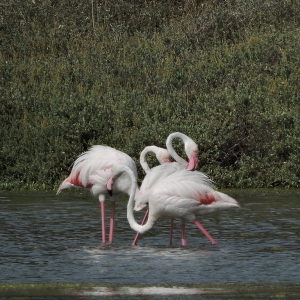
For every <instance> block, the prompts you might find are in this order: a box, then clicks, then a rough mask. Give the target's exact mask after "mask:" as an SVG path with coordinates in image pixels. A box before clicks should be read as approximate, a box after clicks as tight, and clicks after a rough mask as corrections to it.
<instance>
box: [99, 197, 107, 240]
mask: <svg viewBox="0 0 300 300" xmlns="http://www.w3.org/2000/svg"><path fill="white" fill-rule="evenodd" d="M100 212H101V224H102V225H101V227H102V243H105V242H106V238H105V202H104V201H100Z"/></svg>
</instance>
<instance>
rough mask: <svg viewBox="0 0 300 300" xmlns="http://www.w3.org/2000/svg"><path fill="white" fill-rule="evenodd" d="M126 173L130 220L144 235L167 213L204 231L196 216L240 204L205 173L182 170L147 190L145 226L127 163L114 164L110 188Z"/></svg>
mask: <svg viewBox="0 0 300 300" xmlns="http://www.w3.org/2000/svg"><path fill="white" fill-rule="evenodd" d="M124 173H127V174H128V175H129V176H130V178H131V188H130V197H129V200H128V205H127V219H128V222H129V224H130V226H131V228H132V229H133V230H135V231H137V232H139V233H141V234H142V233H145V232H146V231H148V230H150V229H151V228H152V227H153V226H154V224H155V222H156V221H157V220H158V219H159V218H161V217H164V216H167V217H178V218H181V219H183V220H186V221H190V222H193V223H194V224H195V225H196V226H197V227H198V228H199V229H200V230H201V231H202V232H204V231H203V227H202V225H201V224H200V223H199V222H198V220H197V219H196V218H197V216H201V215H203V214H206V213H212V212H215V211H218V210H223V209H228V208H232V207H239V205H238V203H237V201H236V200H235V199H233V198H231V197H230V196H228V195H226V194H223V193H220V192H217V191H215V190H214V189H213V187H212V186H211V182H210V180H209V179H208V177H206V176H205V175H204V174H203V173H200V172H197V171H194V172H190V171H188V170H180V171H178V172H175V173H173V174H171V175H169V176H168V177H166V178H164V179H162V180H161V181H160V182H159V183H157V184H156V185H155V186H154V187H153V188H151V190H150V191H149V193H148V205H149V215H148V219H147V222H146V223H145V224H144V225H139V224H138V223H137V222H136V221H135V218H134V215H133V208H134V201H135V200H134V197H135V192H136V189H137V183H136V177H135V175H134V173H133V172H132V171H131V170H130V169H129V168H128V167H126V166H123V165H115V166H114V167H113V168H112V177H111V178H110V180H109V181H108V184H107V188H108V189H109V188H110V184H109V182H110V181H111V180H115V179H116V178H118V177H119V176H121V175H122V174H124ZM204 233H205V232H204ZM207 237H209V236H207ZM183 239H185V237H183ZM212 242H213V240H212ZM182 245H183V246H185V245H186V240H182Z"/></svg>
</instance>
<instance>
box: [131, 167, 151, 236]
mask: <svg viewBox="0 0 300 300" xmlns="http://www.w3.org/2000/svg"><path fill="white" fill-rule="evenodd" d="M128 174H129V176H130V178H131V188H130V194H129V195H130V196H129V200H128V204H127V219H128V222H129V225H130V227H131V228H132V229H133V230H135V231H137V232H139V233H144V232H146V231H147V230H149V229H151V228H152V227H153V225H154V222H155V221H154V220H153V219H152V217H150V216H149V217H148V220H147V223H146V224H145V225H139V224H138V223H137V222H136V220H135V218H134V214H133V209H134V204H135V201H134V198H135V193H136V191H138V188H137V183H136V178H135V176H134V174H133V173H132V172H128Z"/></svg>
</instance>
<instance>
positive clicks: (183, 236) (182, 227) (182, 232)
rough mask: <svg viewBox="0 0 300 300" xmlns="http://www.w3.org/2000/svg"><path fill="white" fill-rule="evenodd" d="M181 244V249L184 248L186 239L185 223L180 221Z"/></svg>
mask: <svg viewBox="0 0 300 300" xmlns="http://www.w3.org/2000/svg"><path fill="white" fill-rule="evenodd" d="M181 244H182V246H183V247H185V246H186V237H185V223H184V221H182V223H181Z"/></svg>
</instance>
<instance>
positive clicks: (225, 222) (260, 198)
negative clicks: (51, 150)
mask: <svg viewBox="0 0 300 300" xmlns="http://www.w3.org/2000/svg"><path fill="white" fill-rule="evenodd" d="M226 193H228V194H229V195H231V196H232V197H234V198H236V199H237V200H238V201H239V203H240V204H241V209H236V210H230V211H224V212H220V213H215V214H211V215H206V216H204V217H203V219H202V220H200V221H201V222H202V224H203V225H204V226H205V228H207V230H209V232H210V233H211V234H212V236H214V238H215V239H216V240H217V241H218V242H219V245H216V246H215V245H210V244H209V242H208V241H207V239H206V238H205V237H204V236H203V235H202V234H201V233H200V232H199V230H198V229H197V228H196V227H195V226H194V225H193V224H187V225H186V227H187V228H186V229H187V239H188V246H187V247H186V248H181V247H180V223H179V220H177V223H175V225H176V228H175V236H174V246H173V247H169V246H168V244H167V243H168V233H169V220H168V219H165V220H160V221H159V222H158V223H157V224H156V226H155V227H154V228H153V230H151V231H150V232H148V233H147V234H145V235H144V236H143V237H142V239H141V240H140V241H139V246H137V247H135V246H131V242H132V240H133V238H134V235H135V234H134V232H133V231H132V230H131V229H130V227H129V225H128V223H127V220H126V200H127V198H126V197H124V201H123V202H122V201H120V202H118V203H117V220H116V233H115V243H114V244H113V245H101V244H100V238H101V235H100V223H99V208H98V203H97V201H96V200H95V199H94V198H93V197H92V196H91V195H89V194H88V193H83V192H80V191H74V192H70V193H65V194H63V195H60V196H56V195H54V194H49V193H48V194H46V193H44V194H42V193H25V194H24V193H23V194H21V193H19V194H18V193H5V194H2V195H0V196H1V198H0V204H1V211H0V218H1V232H0V239H1V250H0V262H1V270H2V272H1V274H0V282H1V283H31V282H34V283H45V282H70V283H76V282H82V283H122V284H187V283H188V284H191V283H192V284H193V283H194V284H201V283H230V282H248V283H253V282H257V283H258V282H274V283H275V282H297V281H299V280H300V275H299V250H300V243H299V242H300V233H299V232H300V220H299V212H300V203H299V200H298V199H299V193H300V192H299V191H298V190H283V191H276V190H275V191H274V190H256V191H252V190H250V191H240V190H232V191H226ZM141 216H142V214H140V215H137V218H139V217H141ZM154 292H155V291H154ZM176 292H181V290H177V291H176ZM160 293H161V291H160Z"/></svg>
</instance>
